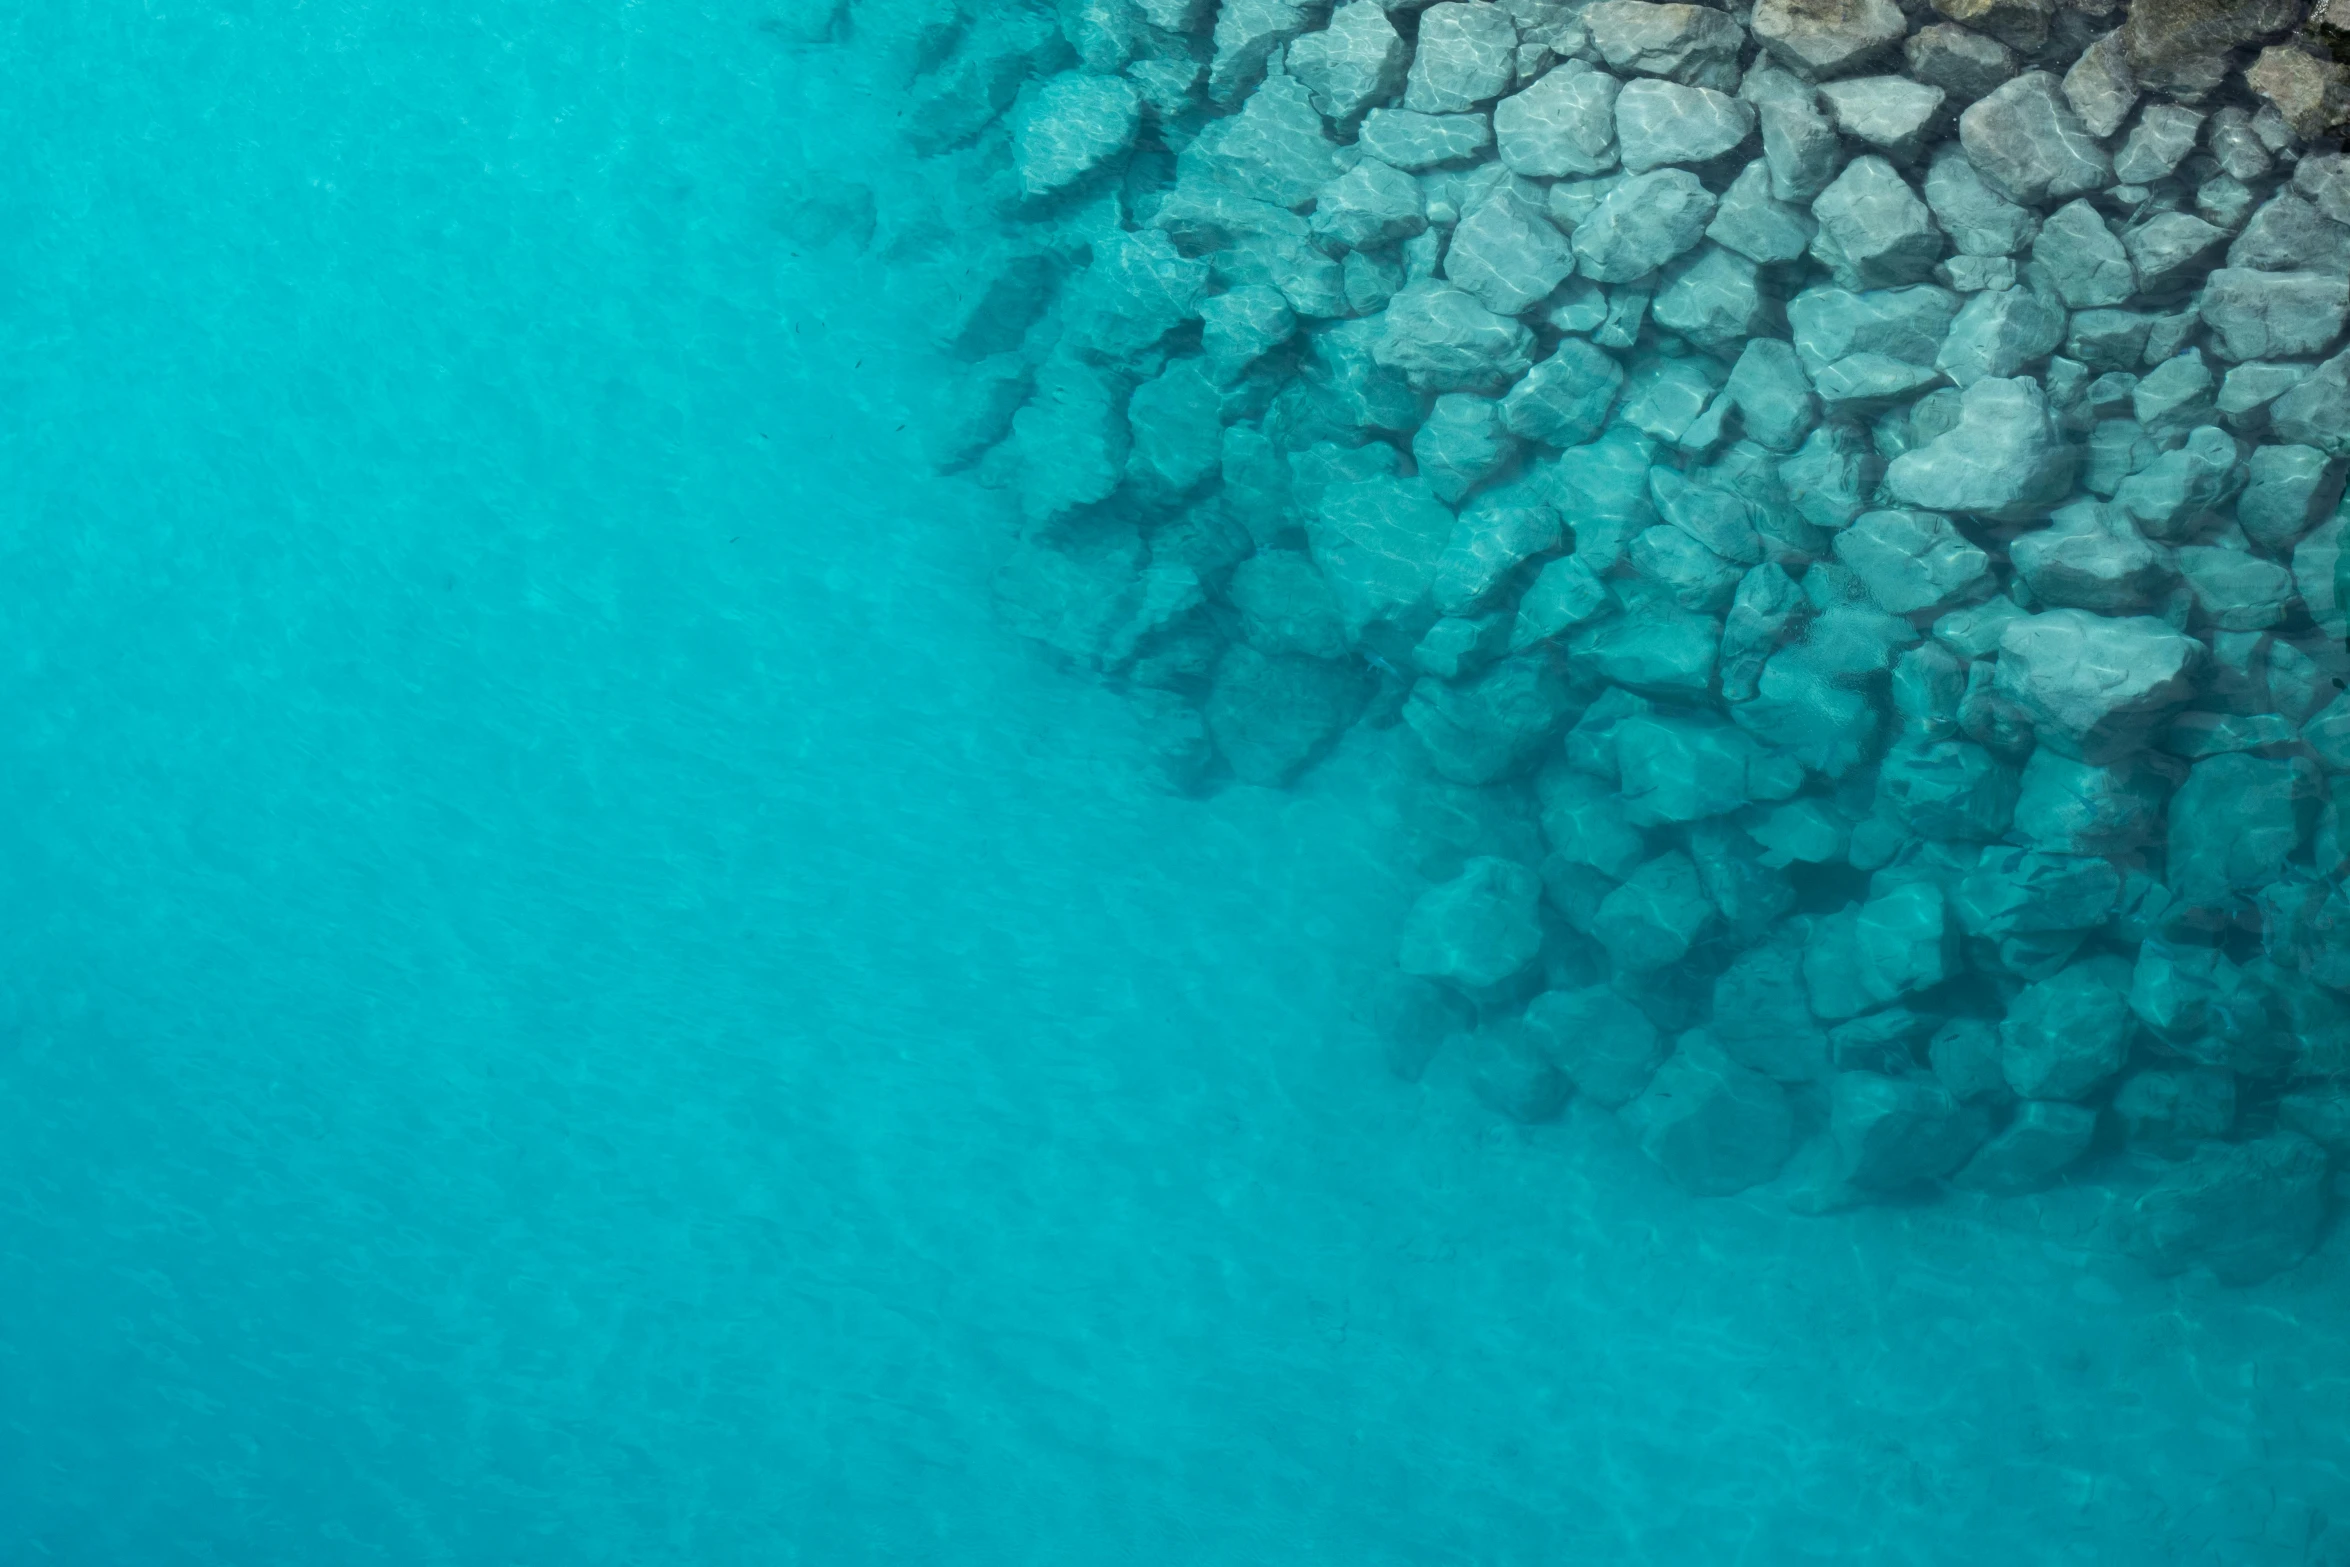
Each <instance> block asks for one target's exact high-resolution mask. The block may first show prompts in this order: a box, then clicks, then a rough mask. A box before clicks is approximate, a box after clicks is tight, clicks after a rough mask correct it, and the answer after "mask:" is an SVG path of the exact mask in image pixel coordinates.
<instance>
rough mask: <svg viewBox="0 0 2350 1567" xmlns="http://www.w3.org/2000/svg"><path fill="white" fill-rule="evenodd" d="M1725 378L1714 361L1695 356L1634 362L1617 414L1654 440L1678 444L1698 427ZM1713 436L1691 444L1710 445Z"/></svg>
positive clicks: (1620, 418) (1623, 421)
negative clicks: (1701, 417)
mask: <svg viewBox="0 0 2350 1567" xmlns="http://www.w3.org/2000/svg"><path fill="white" fill-rule="evenodd" d="M1727 379H1728V376H1727V374H1726V373H1725V372H1724V370H1723V369H1722V367H1721V365H1720V364H1719V363H1718V362H1717V361H1715V360H1712V359H1710V358H1700V357H1698V356H1695V355H1691V356H1687V357H1684V358H1665V357H1662V356H1658V357H1655V358H1650V359H1646V360H1644V361H1635V362H1634V365H1633V369H1632V375H1631V379H1630V380H1629V381H1628V382H1627V383H1626V385H1625V389H1624V401H1623V404H1622V407H1621V410H1620V411H1619V412H1618V414H1617V416H1616V417H1617V419H1618V421H1619V422H1621V423H1623V424H1627V425H1630V426H1631V427H1632V428H1633V429H1635V430H1638V431H1640V432H1641V433H1642V434H1644V435H1647V436H1650V437H1652V438H1653V439H1655V440H1658V441H1661V442H1664V443H1666V444H1668V445H1675V444H1679V443H1680V442H1681V441H1682V440H1683V438H1684V437H1685V436H1687V435H1688V434H1689V432H1690V431H1691V430H1692V429H1693V428H1694V427H1696V426H1697V424H1698V422H1699V419H1700V416H1702V415H1703V414H1704V413H1705V412H1706V410H1707V408H1708V407H1709V406H1710V405H1711V404H1712V403H1713V401H1714V397H1715V394H1717V393H1718V392H1720V391H1721V389H1722V385H1723V383H1724V382H1725V381H1726V380H1727ZM1712 439H1713V437H1712V436H1710V435H1709V436H1708V437H1707V438H1706V439H1705V440H1704V441H1700V442H1697V443H1694V444H1695V445H1697V446H1703V445H1710V444H1711V442H1712Z"/></svg>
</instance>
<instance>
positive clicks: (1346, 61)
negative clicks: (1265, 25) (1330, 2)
mask: <svg viewBox="0 0 2350 1567" xmlns="http://www.w3.org/2000/svg"><path fill="white" fill-rule="evenodd" d="M1285 58H1286V65H1287V69H1288V71H1289V74H1290V75H1291V76H1294V77H1296V78H1297V79H1298V80H1299V81H1300V82H1302V83H1304V84H1305V88H1306V91H1307V92H1309V93H1311V94H1312V95H1313V100H1314V107H1315V108H1317V109H1319V110H1321V111H1322V113H1323V114H1324V115H1325V116H1327V117H1328V118H1330V119H1332V120H1335V121H1339V122H1342V123H1343V122H1345V121H1348V120H1352V119H1354V118H1355V117H1356V116H1358V115H1360V114H1361V113H1362V112H1363V111H1364V110H1365V109H1368V108H1370V107H1371V106H1372V105H1374V104H1380V103H1385V102H1387V101H1388V100H1389V99H1391V98H1393V97H1394V96H1395V95H1396V93H1397V92H1399V91H1401V90H1402V88H1403V85H1404V74H1405V72H1406V71H1408V70H1409V69H1410V67H1411V62H1412V51H1411V46H1410V45H1409V44H1406V43H1405V42H1404V41H1403V35H1402V34H1400V33H1398V32H1397V31H1396V30H1395V24H1394V23H1393V22H1391V21H1389V20H1388V19H1387V10H1386V8H1385V7H1384V6H1382V5H1380V4H1379V0H1347V3H1346V4H1344V5H1341V6H1340V7H1338V9H1337V10H1335V11H1333V12H1331V13H1330V25H1329V26H1328V27H1326V28H1324V29H1322V30H1321V31H1319V32H1313V33H1308V34H1306V35H1305V36H1304V37H1302V38H1300V39H1298V40H1296V41H1295V42H1294V43H1292V44H1291V45H1290V46H1289V53H1288V55H1287V56H1286V57H1285Z"/></svg>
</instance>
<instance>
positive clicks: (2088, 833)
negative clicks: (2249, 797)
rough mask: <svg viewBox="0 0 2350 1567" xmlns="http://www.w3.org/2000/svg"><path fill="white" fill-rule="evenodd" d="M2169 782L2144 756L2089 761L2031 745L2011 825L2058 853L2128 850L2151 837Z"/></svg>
mask: <svg viewBox="0 0 2350 1567" xmlns="http://www.w3.org/2000/svg"><path fill="white" fill-rule="evenodd" d="M2171 765H2173V766H2175V765H2176V764H2171ZM2171 783H2172V780H2171V778H2170V776H2169V774H2168V773H2166V772H2165V771H2163V769H2162V768H2161V767H2160V766H2158V765H2156V764H2155V763H2154V762H2153V761H2152V760H2150V759H2148V758H2145V757H2132V758H2126V759H2124V760H2123V761H2121V762H2118V763H2116V764H2115V765H2114V766H2112V767H2092V766H2090V765H2089V764H2087V763H2085V762H2076V761H2073V760H2072V759H2071V758H2069V757H2065V756H2060V755H2058V754H2057V753H2056V752H2054V751H2049V750H2039V751H2034V752H2033V753H2032V759H2031V760H2030V761H2028V762H2026V763H2025V764H2024V778H2023V792H2022V794H2021V795H2020V796H2019V797H2018V798H2017V800H2016V808H2015V830H2016V832H2017V833H2018V834H2020V835H2022V836H2023V837H2025V838H2028V839H2030V840H2031V841H2032V842H2033V843H2035V844H2037V845H2038V846H2039V847H2041V848H2043V849H2048V850H2053V851H2055V852H2057V853H2062V854H2127V853H2130V852H2132V851H2133V850H2136V849H2139V848H2142V847H2143V846H2145V845H2146V844H2148V843H2150V842H2152V841H2153V839H2154V837H2155V835H2156V833H2157V831H2158V830H2159V829H2160V827H2161V824H2162V811H2163V805H2164V803H2165V802H2166V801H2167V800H2168V799H2169V798H2170V791H2171Z"/></svg>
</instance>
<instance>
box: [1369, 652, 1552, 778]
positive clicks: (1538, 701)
mask: <svg viewBox="0 0 2350 1567" xmlns="http://www.w3.org/2000/svg"><path fill="white" fill-rule="evenodd" d="M1574 711H1575V691H1574V687H1573V685H1572V683H1571V682H1570V681H1569V680H1568V678H1567V672H1566V668H1565V666H1564V665H1563V664H1562V663H1561V662H1560V660H1559V659H1558V658H1557V656H1556V655H1555V654H1553V653H1551V652H1550V651H1549V650H1547V649H1543V648H1529V649H1528V650H1526V651H1525V652H1523V653H1513V654H1511V655H1510V656H1508V657H1507V658H1503V659H1500V660H1498V661H1497V662H1495V663H1494V664H1493V665H1491V666H1490V667H1488V668H1487V669H1485V670H1483V671H1481V672H1480V673H1478V674H1476V675H1473V676H1471V677H1469V678H1468V679H1465V680H1457V681H1440V680H1433V679H1424V680H1421V681H1420V682H1419V683H1418V684H1416V685H1414V686H1413V687H1412V694H1411V696H1410V697H1409V698H1408V699H1407V700H1406V701H1405V703H1404V709H1403V716H1404V722H1405V723H1407V724H1409V725H1411V728H1412V732H1413V733H1414V734H1416V735H1418V736H1419V738H1420V742H1421V744H1422V745H1424V746H1425V747H1426V748H1427V751H1428V756H1429V760H1430V761H1431V763H1432V764H1433V765H1434V767H1435V769H1436V772H1437V774H1438V776H1440V777H1443V778H1446V779H1449V780H1451V781H1452V782H1454V783H1466V784H1482V783H1491V782H1492V781H1493V780H1495V779H1497V778H1504V777H1507V776H1509V775H1510V774H1512V773H1515V772H1518V771H1520V770H1522V769H1524V768H1525V767H1526V766H1527V765H1528V764H1529V763H1531V762H1532V761H1533V760H1534V759H1535V757H1536V755H1537V754H1538V753H1539V752H1540V751H1541V750H1542V748H1543V747H1544V746H1545V745H1546V744H1548V743H1549V742H1550V741H1551V740H1552V739H1553V738H1555V737H1556V736H1557V734H1558V732H1559V730H1560V729H1561V728H1562V727H1563V726H1564V725H1565V723H1566V721H1567V719H1568V718H1569V716H1571V715H1572V714H1573V712H1574Z"/></svg>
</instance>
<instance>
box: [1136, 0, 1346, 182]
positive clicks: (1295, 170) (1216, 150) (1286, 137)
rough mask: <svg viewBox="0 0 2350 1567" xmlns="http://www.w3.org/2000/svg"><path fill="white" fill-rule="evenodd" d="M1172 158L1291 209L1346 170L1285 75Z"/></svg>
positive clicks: (1188, 169)
mask: <svg viewBox="0 0 2350 1567" xmlns="http://www.w3.org/2000/svg"><path fill="white" fill-rule="evenodd" d="M1241 3H1254V0H1241ZM1227 14H1229V12H1227ZM1391 161H1392V160H1391ZM1176 162H1177V167H1178V168H1179V169H1180V170H1181V171H1182V173H1183V176H1184V178H1185V180H1186V181H1191V180H1198V181H1202V182H1205V183H1208V184H1215V185H1222V186H1224V187H1225V188H1226V189H1228V190H1231V191H1234V192H1236V193H1238V194H1240V195H1243V196H1250V197H1254V198H1255V199H1257V200H1259V201H1267V202H1271V203H1272V204H1273V205H1274V206H1276V207H1292V208H1294V207H1302V206H1304V205H1305V204H1306V203H1307V202H1309V201H1311V200H1312V199H1313V198H1314V193H1315V192H1317V191H1319V190H1320V189H1321V188H1322V187H1323V186H1324V185H1326V184H1328V183H1329V182H1330V181H1331V180H1332V179H1334V178H1336V177H1337V176H1338V175H1339V174H1340V173H1342V172H1344V169H1345V159H1344V158H1343V157H1342V156H1341V155H1340V153H1339V149H1338V147H1337V146H1336V145H1335V144H1334V143H1332V142H1331V140H1330V138H1329V135H1328V133H1327V132H1326V131H1325V130H1324V128H1323V123H1322V116H1321V113H1320V112H1319V111H1318V110H1316V109H1315V107H1314V105H1313V99H1312V97H1311V96H1310V95H1309V94H1308V93H1307V92H1306V90H1305V88H1304V86H1303V85H1302V84H1300V83H1298V82H1296V81H1293V80H1292V79H1290V78H1289V77H1287V76H1274V77H1268V78H1267V79H1266V81H1265V83H1264V85H1262V86H1260V87H1259V88H1258V89H1257V90H1256V91H1255V92H1253V93H1250V94H1249V96H1248V102H1246V103H1244V104H1242V105H1241V108H1240V112H1239V113H1238V114H1234V115H1230V116H1227V117H1226V118H1224V119H1220V120H1211V121H1210V122H1209V123H1208V126H1207V128H1206V129H1205V130H1203V131H1201V132H1200V134H1199V136H1198V137H1197V138H1196V139H1195V140H1194V141H1193V142H1192V143H1191V145H1190V146H1188V147H1186V148H1184V149H1183V152H1182V155H1181V156H1180V157H1179V158H1178V159H1177V160H1176Z"/></svg>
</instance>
